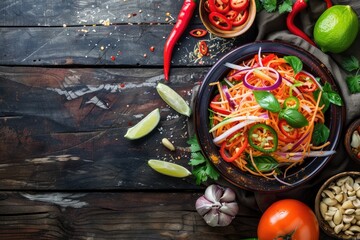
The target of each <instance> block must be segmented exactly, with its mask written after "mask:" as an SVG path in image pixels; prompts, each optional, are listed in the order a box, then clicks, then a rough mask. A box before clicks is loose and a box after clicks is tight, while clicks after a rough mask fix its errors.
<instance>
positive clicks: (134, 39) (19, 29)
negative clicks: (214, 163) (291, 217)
mask: <svg viewBox="0 0 360 240" xmlns="http://www.w3.org/2000/svg"><path fill="white" fill-rule="evenodd" d="M182 2H183V1H181V0H173V1H160V0H149V1H131V0H104V1H96V0H84V1H69V0H63V1H56V0H37V1H31V0H16V1H15V0H4V1H1V2H0V19H1V20H0V46H1V50H0V190H1V191H0V239H240V238H244V237H251V236H252V237H253V236H255V235H256V226H257V222H258V220H259V217H260V215H261V212H260V211H259V210H256V209H248V210H246V209H244V210H243V211H242V213H241V214H239V215H238V216H237V217H236V218H235V220H234V221H233V223H232V224H231V225H230V226H228V227H224V228H212V227H209V226H207V225H206V223H205V222H204V221H203V219H202V218H201V217H200V216H199V215H198V213H197V212H196V210H195V201H196V199H197V198H198V197H199V196H200V195H202V194H203V192H204V187H205V186H203V185H202V186H198V185H196V184H195V181H194V179H193V178H192V177H188V178H184V179H178V178H171V177H167V176H163V175H160V174H158V173H156V172H154V171H153V170H152V169H151V168H149V167H148V165H147V160H149V159H161V160H166V161H171V162H175V163H178V164H180V165H183V166H185V167H188V168H190V167H189V166H188V164H187V163H188V161H189V159H190V153H189V148H188V144H187V143H186V141H187V140H188V138H189V135H190V134H191V122H192V117H191V118H187V117H185V116H182V115H179V114H177V113H176V112H175V111H174V110H172V109H170V108H169V106H167V105H166V104H165V103H164V102H163V101H162V100H161V98H160V97H159V96H158V95H157V92H156V90H155V86H156V84H157V82H159V81H164V79H163V70H162V64H163V58H162V54H163V46H164V43H165V40H166V37H167V36H168V34H169V33H170V31H171V29H172V27H173V25H174V23H175V22H176V19H177V14H178V12H179V11H180V8H181V6H182ZM198 27H203V26H202V24H201V22H200V19H199V16H198V12H196V14H195V15H194V17H193V19H192V21H191V24H190V25H189V27H188V29H187V31H185V34H184V35H183V37H182V38H181V40H180V41H179V44H178V45H177V46H176V48H175V50H174V55H173V61H172V69H171V75H170V76H171V79H170V82H169V85H170V86H171V87H172V88H173V89H174V90H176V91H177V92H178V93H179V94H180V95H182V96H183V97H184V98H185V99H186V100H187V101H188V102H191V100H192V98H193V95H194V92H193V88H194V87H196V86H197V85H199V82H200V81H201V80H202V79H203V77H204V76H205V74H206V73H207V71H208V70H209V68H210V67H211V66H212V65H213V64H214V63H215V62H216V61H217V60H218V59H219V58H221V57H222V56H223V55H224V54H225V53H227V52H229V51H230V50H231V49H234V48H235V47H237V46H240V45H241V44H244V43H247V42H251V41H254V40H255V37H256V33H257V29H256V25H254V27H253V28H252V29H250V31H249V32H248V33H247V34H245V35H244V36H242V37H240V38H237V39H221V38H216V37H215V36H212V35H207V36H206V37H205V38H204V39H205V40H206V41H207V43H208V45H209V49H210V55H209V56H205V57H202V58H198V57H197V56H195V55H194V53H193V52H194V47H195V45H196V44H197V43H198V41H199V40H198V39H195V38H193V37H191V36H190V35H189V33H188V32H189V31H190V30H191V29H194V28H198ZM156 107H159V108H160V109H161V121H160V124H159V125H158V127H157V128H156V129H155V130H154V131H153V132H152V133H151V134H149V135H148V136H146V137H145V138H142V139H140V140H136V141H130V140H127V139H125V138H124V137H123V136H124V134H125V132H126V130H127V128H128V127H130V126H132V125H134V124H135V123H137V122H138V121H139V120H140V119H141V118H142V117H144V115H146V114H147V113H149V112H150V111H151V110H153V109H154V108H156ZM189 129H190V130H189ZM164 137H166V138H168V139H170V140H171V141H172V142H173V143H174V145H175V146H176V147H177V150H176V151H175V152H170V151H169V150H168V149H166V148H164V146H162V145H161V139H162V138H164Z"/></svg>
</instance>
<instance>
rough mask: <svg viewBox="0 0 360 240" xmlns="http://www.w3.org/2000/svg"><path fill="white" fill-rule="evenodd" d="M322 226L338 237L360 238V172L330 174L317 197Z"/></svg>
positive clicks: (316, 205)
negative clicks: (331, 175)
mask: <svg viewBox="0 0 360 240" xmlns="http://www.w3.org/2000/svg"><path fill="white" fill-rule="evenodd" d="M315 214H316V217H317V219H318V221H319V225H320V227H321V229H322V230H323V231H324V232H325V233H326V234H327V235H329V236H330V237H333V238H336V239H354V240H355V239H360V172H356V171H350V172H342V173H339V174H337V175H335V176H333V177H331V178H329V179H328V180H327V181H326V182H325V183H324V184H323V185H322V186H321V188H320V189H319V191H318V193H317V195H316V198H315Z"/></svg>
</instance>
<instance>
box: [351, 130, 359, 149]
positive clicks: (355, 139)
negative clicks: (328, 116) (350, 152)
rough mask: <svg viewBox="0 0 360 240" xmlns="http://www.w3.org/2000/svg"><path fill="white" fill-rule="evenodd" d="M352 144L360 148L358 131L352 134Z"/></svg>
mask: <svg viewBox="0 0 360 240" xmlns="http://www.w3.org/2000/svg"><path fill="white" fill-rule="evenodd" d="M350 145H351V146H352V147H353V148H358V147H359V146H360V134H359V132H358V131H354V133H353V134H352V135H351V143H350Z"/></svg>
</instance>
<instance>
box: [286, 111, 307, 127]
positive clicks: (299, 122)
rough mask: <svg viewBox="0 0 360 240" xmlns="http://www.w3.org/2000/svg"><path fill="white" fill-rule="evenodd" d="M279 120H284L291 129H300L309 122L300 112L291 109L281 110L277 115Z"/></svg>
mask: <svg viewBox="0 0 360 240" xmlns="http://www.w3.org/2000/svg"><path fill="white" fill-rule="evenodd" d="M279 118H280V119H285V121H286V122H287V123H288V124H289V125H290V126H292V127H293V128H301V127H305V126H307V125H308V124H309V121H308V120H307V119H306V117H305V116H304V115H303V114H302V113H301V112H299V111H297V110H296V109H292V108H286V109H282V110H281V111H280V113H279Z"/></svg>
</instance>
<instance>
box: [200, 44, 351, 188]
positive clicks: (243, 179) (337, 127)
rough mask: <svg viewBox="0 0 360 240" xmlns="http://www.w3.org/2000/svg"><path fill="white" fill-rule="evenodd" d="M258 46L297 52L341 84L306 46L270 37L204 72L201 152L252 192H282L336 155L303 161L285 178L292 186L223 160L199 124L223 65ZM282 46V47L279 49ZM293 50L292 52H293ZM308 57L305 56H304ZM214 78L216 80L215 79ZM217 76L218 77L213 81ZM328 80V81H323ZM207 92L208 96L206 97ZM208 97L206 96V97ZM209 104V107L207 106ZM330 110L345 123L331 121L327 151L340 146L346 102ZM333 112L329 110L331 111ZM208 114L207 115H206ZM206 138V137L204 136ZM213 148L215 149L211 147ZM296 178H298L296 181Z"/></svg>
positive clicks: (222, 172) (224, 69) (230, 179)
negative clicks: (249, 172)
mask: <svg viewBox="0 0 360 240" xmlns="http://www.w3.org/2000/svg"><path fill="white" fill-rule="evenodd" d="M259 47H261V48H262V52H264V53H266V52H268V53H270V52H278V53H279V54H282V55H296V56H298V57H299V56H300V55H301V56H300V59H301V60H302V61H303V63H304V67H305V66H307V65H306V64H308V63H309V62H311V64H312V65H311V64H308V65H309V66H310V65H311V67H309V66H308V67H309V68H316V73H321V74H318V75H322V76H325V75H326V76H327V79H328V80H329V83H330V84H331V85H332V87H333V89H334V90H335V91H337V92H338V93H339V94H341V91H339V89H340V88H339V87H338V84H337V83H336V82H335V80H334V77H333V75H332V74H331V72H330V71H329V69H328V68H327V67H326V66H325V65H324V64H323V63H322V62H321V61H320V60H319V59H318V58H317V57H315V56H314V55H312V54H311V53H309V52H308V51H306V50H305V49H302V48H300V47H298V46H295V45H293V44H290V43H287V42H283V41H278V40H274V41H270V40H262V41H255V42H251V43H247V44H244V45H242V46H240V47H238V48H236V49H234V50H232V51H231V52H229V53H227V54H226V55H224V56H223V57H222V58H221V59H220V60H219V61H218V62H217V63H215V64H214V65H213V67H212V68H211V69H210V70H209V71H208V73H207V74H206V75H205V77H204V79H203V81H202V84H201V86H200V88H199V90H198V92H197V96H196V97H195V104H194V106H195V107H194V126H195V133H196V136H197V139H198V141H199V143H200V146H201V150H202V153H203V154H204V156H205V157H207V158H208V159H209V160H210V162H211V164H212V165H213V166H214V167H215V168H216V169H217V170H218V171H219V172H220V175H221V176H222V177H223V178H224V179H225V180H227V181H228V182H230V183H231V184H233V185H235V186H237V187H240V188H243V189H246V190H250V191H257V192H283V191H286V190H290V189H293V188H295V187H297V186H299V185H300V184H303V183H305V182H307V181H309V180H310V179H311V178H313V177H314V176H315V175H316V174H317V173H318V172H320V171H321V170H322V169H323V168H324V166H325V165H326V164H327V163H328V162H329V161H330V160H331V159H333V158H334V155H335V154H333V155H331V156H328V157H324V158H322V159H321V160H318V162H316V159H318V158H311V159H312V160H311V161H309V162H310V163H307V164H306V166H304V164H302V165H301V167H300V170H299V172H298V173H294V174H291V175H290V176H288V177H286V178H285V179H284V181H286V182H288V183H290V184H291V185H286V184H282V183H280V182H279V181H277V180H270V179H265V178H260V177H258V176H254V175H250V174H248V173H245V172H242V171H241V170H240V169H236V167H235V166H234V165H232V164H231V163H227V162H225V161H223V160H222V158H221V156H220V154H219V153H218V150H216V151H215V150H214V149H216V146H215V145H214V144H213V143H212V138H211V137H210V135H209V134H208V133H207V131H206V130H205V129H207V128H204V127H203V128H201V127H198V126H202V125H203V126H204V125H205V126H206V125H207V124H204V122H203V121H201V119H200V118H201V114H203V115H204V114H206V113H204V111H205V112H206V111H207V107H206V108H204V107H203V108H202V107H201V106H202V105H205V104H200V102H201V101H203V99H202V98H205V100H206V101H208V103H209V99H210V95H211V92H212V89H213V88H214V87H209V86H208V84H209V83H210V82H211V81H217V80H218V79H219V78H220V77H221V76H224V75H226V74H225V73H226V72H227V71H229V69H228V68H227V67H225V66H224V63H225V62H232V63H234V62H238V61H240V60H241V59H246V58H248V57H250V56H253V54H255V53H257V52H258V49H259ZM280 48H283V49H280ZM290 53H291V54H290ZM305 57H306V59H303V58H305ZM310 71H312V72H313V71H314V69H312V70H310ZM212 79H213V80H212ZM214 79H215V80H214ZM323 81H325V80H323ZM206 95H207V96H206ZM204 96H205V97H204ZM208 103H207V104H206V106H208ZM330 108H331V112H332V114H335V115H336V118H337V119H336V120H338V121H340V122H341V123H342V124H338V123H339V122H338V121H337V122H334V121H331V122H330V124H331V128H330V130H331V131H330V137H329V139H333V141H332V143H331V144H330V145H329V146H328V147H327V148H326V149H327V150H335V149H336V148H337V147H338V145H339V142H340V141H339V139H340V136H341V135H342V131H343V127H344V126H343V125H344V123H345V103H344V105H343V106H342V107H338V106H335V105H333V104H332V105H331V106H330ZM329 112H330V111H329ZM205 116H207V115H205ZM205 121H206V123H208V121H209V120H208V119H205ZM202 138H203V139H202ZM211 147H212V148H211ZM221 164H223V165H224V167H221V166H220V165H221ZM309 166H311V167H314V169H313V170H309V169H308V168H309ZM299 173H304V176H301V179H299ZM294 179H295V180H294Z"/></svg>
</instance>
